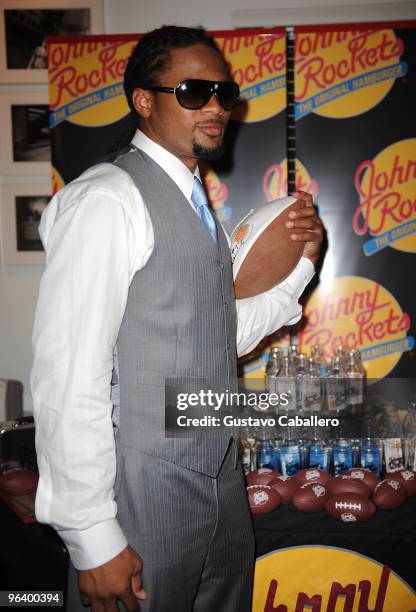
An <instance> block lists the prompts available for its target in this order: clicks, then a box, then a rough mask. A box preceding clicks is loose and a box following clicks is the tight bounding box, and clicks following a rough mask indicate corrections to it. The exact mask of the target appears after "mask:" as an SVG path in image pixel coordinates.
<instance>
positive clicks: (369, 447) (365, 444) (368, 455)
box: [357, 438, 383, 477]
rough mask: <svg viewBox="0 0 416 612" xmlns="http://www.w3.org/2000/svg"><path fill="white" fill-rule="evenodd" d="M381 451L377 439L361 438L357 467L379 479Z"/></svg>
mask: <svg viewBox="0 0 416 612" xmlns="http://www.w3.org/2000/svg"><path fill="white" fill-rule="evenodd" d="M382 460H383V449H382V446H381V441H380V439H379V438H361V439H360V440H359V452H358V462H357V465H358V466H359V467H361V468H366V469H368V470H371V471H372V472H374V474H376V475H377V476H379V477H380V475H381V470H382Z"/></svg>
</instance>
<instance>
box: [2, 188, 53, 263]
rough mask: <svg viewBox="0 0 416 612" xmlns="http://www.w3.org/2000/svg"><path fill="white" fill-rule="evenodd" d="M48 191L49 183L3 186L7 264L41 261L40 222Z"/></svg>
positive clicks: (4, 242)
mask: <svg viewBox="0 0 416 612" xmlns="http://www.w3.org/2000/svg"><path fill="white" fill-rule="evenodd" d="M50 194H51V187H50V183H24V184H17V183H8V184H4V185H2V188H1V220H2V223H1V228H2V236H1V238H2V242H3V253H4V263H5V264H6V265H8V264H42V263H44V261H45V253H44V250H43V247H42V242H41V239H40V236H39V223H40V219H41V216H42V213H43V211H44V210H45V208H46V206H47V205H48V202H49V200H50V198H51V195H50Z"/></svg>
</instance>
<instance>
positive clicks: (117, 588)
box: [78, 546, 146, 612]
mask: <svg viewBox="0 0 416 612" xmlns="http://www.w3.org/2000/svg"><path fill="white" fill-rule="evenodd" d="M78 586H79V590H80V593H81V600H82V603H83V604H84V605H89V606H91V610H92V612H118V607H117V599H120V600H121V601H122V602H123V603H124V605H125V606H126V609H127V610H128V611H129V612H133V611H136V610H140V608H139V604H138V601H137V600H138V599H146V593H145V591H144V590H143V588H142V560H141V558H140V557H139V555H138V554H137V553H136V552H135V551H134V550H133V548H132V547H131V546H127V547H126V548H125V549H124V550H122V551H121V553H120V554H118V555H117V556H116V557H114V559H111V560H110V561H107V563H104V564H103V565H100V566H99V567H95V568H94V569H90V570H82V571H79V572H78Z"/></svg>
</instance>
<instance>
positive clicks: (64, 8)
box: [0, 0, 104, 83]
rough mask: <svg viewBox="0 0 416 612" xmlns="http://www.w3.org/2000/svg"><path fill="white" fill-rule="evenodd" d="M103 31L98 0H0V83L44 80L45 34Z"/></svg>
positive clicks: (45, 58)
mask: <svg viewBox="0 0 416 612" xmlns="http://www.w3.org/2000/svg"><path fill="white" fill-rule="evenodd" d="M103 33H104V25H103V1H102V0H0V82H3V83H46V82H47V80H48V79H47V67H48V52H47V46H46V42H45V38H46V37H47V36H61V35H67V36H71V35H72V36H79V35H83V34H103Z"/></svg>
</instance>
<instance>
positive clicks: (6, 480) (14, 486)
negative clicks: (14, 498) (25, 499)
mask: <svg viewBox="0 0 416 612" xmlns="http://www.w3.org/2000/svg"><path fill="white" fill-rule="evenodd" d="M37 485H38V475H37V474H36V472H34V471H33V470H27V469H24V468H15V469H13V470H9V471H7V472H5V473H4V474H2V475H1V476H0V491H4V493H8V494H9V495H29V493H33V492H34V491H36V487H37Z"/></svg>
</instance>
